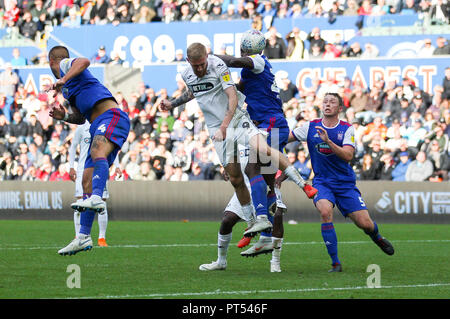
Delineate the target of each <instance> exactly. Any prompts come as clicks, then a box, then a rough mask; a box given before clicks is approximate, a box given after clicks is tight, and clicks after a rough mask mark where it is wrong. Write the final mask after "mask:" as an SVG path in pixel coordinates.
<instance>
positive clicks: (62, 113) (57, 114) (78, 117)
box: [49, 104, 86, 125]
mask: <svg viewBox="0 0 450 319" xmlns="http://www.w3.org/2000/svg"><path fill="white" fill-rule="evenodd" d="M49 115H50V116H51V117H53V118H54V119H56V120H61V121H65V122H68V123H72V124H78V125H81V124H84V122H86V118H85V117H84V116H83V114H81V113H80V111H79V110H78V109H77V108H76V107H72V113H69V112H67V110H66V109H65V108H64V107H63V106H62V105H61V104H53V105H52V106H51V109H50V112H49Z"/></svg>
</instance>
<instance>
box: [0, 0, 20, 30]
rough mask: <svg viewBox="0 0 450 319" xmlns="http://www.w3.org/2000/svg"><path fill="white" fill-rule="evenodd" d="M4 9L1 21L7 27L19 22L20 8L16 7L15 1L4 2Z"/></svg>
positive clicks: (6, 0) (7, 0)
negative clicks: (5, 23)
mask: <svg viewBox="0 0 450 319" xmlns="http://www.w3.org/2000/svg"><path fill="white" fill-rule="evenodd" d="M2 7H3V6H2ZM4 9H5V10H4V12H3V20H4V21H6V22H7V24H8V25H12V26H13V25H15V23H16V22H17V21H18V20H19V17H20V8H19V7H18V6H17V1H16V0H5V1H4ZM2 11H3V10H2Z"/></svg>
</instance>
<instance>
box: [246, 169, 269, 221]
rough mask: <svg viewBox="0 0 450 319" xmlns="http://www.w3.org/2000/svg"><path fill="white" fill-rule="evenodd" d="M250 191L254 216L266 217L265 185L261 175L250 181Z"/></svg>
mask: <svg viewBox="0 0 450 319" xmlns="http://www.w3.org/2000/svg"><path fill="white" fill-rule="evenodd" d="M250 187H251V189H252V193H251V195H252V201H253V205H254V206H255V210H256V216H259V215H267V184H266V181H265V180H264V177H263V176H262V175H257V176H255V177H253V178H252V179H250Z"/></svg>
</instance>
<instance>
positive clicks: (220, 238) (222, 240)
mask: <svg viewBox="0 0 450 319" xmlns="http://www.w3.org/2000/svg"><path fill="white" fill-rule="evenodd" d="M231 237H232V233H229V234H226V235H221V234H220V233H218V234H217V257H218V258H217V263H219V264H224V263H226V262H227V253H228V246H229V245H230V242H231Z"/></svg>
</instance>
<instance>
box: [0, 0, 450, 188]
mask: <svg viewBox="0 0 450 319" xmlns="http://www.w3.org/2000/svg"><path fill="white" fill-rule="evenodd" d="M410 13H422V14H427V15H429V17H430V18H431V19H432V20H433V21H435V23H442V24H448V22H449V5H448V3H447V1H446V0H432V1H427V0H421V1H414V0H378V1H370V0H363V1H356V0H341V1H334V0H330V1H327V0H323V1H297V0H291V1H286V0H277V1H258V2H251V1H240V0H238V1H231V0H222V1H218V0H215V1H206V0H200V1H196V0H183V1H174V0H149V1H143V0H133V1H123V0H97V1H85V0H81V1H80V0H78V1H77V0H75V1H74V0H47V1H42V0H34V1H33V0H28V1H27V0H20V1H17V0H0V16H1V17H2V19H1V21H2V24H3V25H2V26H3V27H6V28H10V27H16V28H18V29H19V30H20V33H21V34H22V35H23V36H26V37H29V38H31V39H34V38H35V37H39V32H40V31H42V30H44V28H45V27H46V26H49V25H51V26H55V25H61V26H64V27H76V26H79V25H81V24H107V23H112V24H118V23H147V22H152V21H163V22H172V21H207V20H215V19H242V18H245V19H248V18H251V19H252V21H253V22H252V23H253V24H252V25H253V26H254V27H255V28H257V29H261V25H262V23H264V21H266V19H273V18H274V17H292V18H298V17H302V16H307V17H328V18H329V19H333V18H335V17H336V15H357V16H365V15H383V14H410ZM302 32H303V36H300V34H301V33H302ZM266 37H267V46H266V49H265V51H264V54H265V55H266V56H267V57H268V58H269V59H290V60H301V59H335V58H346V57H348V58H374V57H377V56H378V53H377V48H376V45H375V44H370V43H369V44H366V45H365V46H364V47H361V46H359V44H358V43H353V44H351V45H348V44H347V43H346V42H344V41H343V40H342V39H341V38H339V34H337V35H336V39H335V40H334V41H329V42H327V41H325V40H324V39H323V38H322V36H321V32H320V30H319V29H318V28H314V29H313V30H307V32H306V30H302V31H301V30H299V29H298V28H293V29H292V31H291V32H289V33H288V34H285V35H281V34H279V33H278V32H277V30H276V28H274V27H271V28H269V30H268V32H267V33H266ZM221 53H225V52H221ZM447 54H450V45H449V44H448V41H447V40H446V39H445V38H444V37H438V38H437V40H436V41H435V43H432V41H431V40H430V39H424V47H423V49H422V51H421V56H423V57H430V56H433V55H447ZM91 58H92V59H91V62H92V63H118V64H120V63H122V61H121V60H120V57H119V56H117V55H116V54H114V52H110V53H109V54H108V52H107V51H106V48H105V47H103V46H100V47H99V49H98V52H94V53H93V56H92V57H91ZM3 59H4V60H5V61H4V62H5V64H4V70H1V72H0V180H26V181H33V180H40V181H58V180H69V174H68V172H69V170H70V164H69V157H68V153H69V152H68V150H69V147H70V145H71V141H72V138H73V136H74V131H75V129H76V125H70V124H67V123H64V122H60V121H55V120H53V119H52V118H50V117H49V115H48V112H49V108H50V107H51V105H53V104H54V103H62V102H63V98H62V96H57V97H56V99H54V98H53V97H52V96H50V95H47V94H46V93H44V92H40V93H39V94H34V93H33V92H27V90H26V89H25V88H24V86H23V83H21V81H20V78H19V77H18V75H17V74H16V72H15V71H14V68H15V66H23V65H30V64H39V65H46V64H47V63H48V62H47V60H46V55H45V54H42V55H40V56H38V57H33V58H31V57H23V56H21V53H20V50H19V49H18V48H15V49H13V50H12V57H11V59H10V60H8V59H7V58H5V57H3ZM184 60H185V58H184V52H183V50H178V51H177V54H176V61H184ZM313 82H314V86H313V87H312V89H308V90H306V91H305V90H299V88H298V87H297V86H296V85H295V83H292V82H291V81H290V80H289V79H288V77H287V75H286V76H284V75H283V74H280V75H279V76H278V78H277V83H278V84H279V87H280V90H281V92H280V97H281V99H282V101H283V110H284V113H285V116H286V119H287V121H288V123H289V126H290V128H291V129H293V128H295V127H296V126H298V125H301V124H302V123H304V122H305V121H308V120H312V119H315V118H318V117H320V116H321V101H322V98H323V95H324V93H325V92H338V93H339V94H340V95H341V96H342V98H343V100H344V104H345V107H344V110H343V112H342V114H341V118H342V120H345V121H348V122H349V123H351V124H352V125H353V126H354V128H355V132H356V154H355V158H354V160H353V162H352V165H353V168H354V170H355V172H356V173H357V178H358V179H359V180H392V181H434V182H441V181H448V179H449V169H450V160H449V154H450V147H449V123H450V114H449V112H450V111H449V99H450V67H448V68H447V69H446V70H445V76H444V77H443V78H442V81H441V83H438V84H436V85H435V86H434V87H433V88H432V92H428V93H427V92H425V91H424V90H423V88H421V87H418V86H417V84H416V83H414V81H413V80H411V79H409V78H403V79H401V81H400V82H395V81H389V80H386V81H385V80H383V79H379V80H378V81H375V83H374V84H373V86H372V87H369V88H365V87H364V86H363V85H362V83H358V82H356V83H355V82H352V80H351V79H349V78H346V79H345V80H344V81H343V82H342V83H341V82H337V81H336V79H334V78H332V77H328V78H327V79H322V80H321V79H316V80H315V81H313ZM185 89H186V88H185V87H184V85H183V83H181V82H179V87H178V89H177V90H176V91H174V92H168V91H167V89H162V90H159V91H155V90H154V89H153V88H152V87H151V86H150V85H149V84H148V83H143V82H142V83H140V85H139V86H138V87H137V88H136V90H135V92H134V93H133V94H131V95H130V96H127V97H125V96H124V95H123V94H122V93H121V92H113V94H114V95H115V98H116V100H117V101H118V103H119V106H120V107H121V108H122V109H123V110H124V111H125V112H126V113H127V114H128V115H129V117H130V119H131V122H132V127H131V128H132V129H131V132H130V134H129V137H128V140H127V142H126V143H125V145H124V146H123V148H122V150H121V152H120V154H119V159H120V168H121V170H122V175H121V176H120V177H119V176H117V175H116V170H115V169H114V167H113V168H112V170H111V179H118V178H120V179H122V180H163V181H188V180H212V179H220V178H221V176H220V173H219V165H218V161H217V158H216V155H215V152H214V148H213V145H212V143H211V141H210V140H209V136H208V133H207V130H206V125H205V122H204V118H203V115H202V114H201V112H200V110H199V108H198V106H197V104H196V103H195V101H192V102H190V103H188V104H186V105H183V106H181V107H179V108H177V109H175V110H174V111H173V112H160V111H159V110H158V103H159V101H160V100H161V99H163V98H173V97H176V96H178V95H179V94H181V93H182V92H183V91H184V90H185ZM286 156H287V157H288V158H289V160H290V161H291V163H293V165H294V166H295V167H296V168H297V169H298V170H299V172H300V173H301V174H302V176H303V177H304V178H305V179H311V178H312V177H313V172H312V170H311V164H310V160H309V154H308V150H307V148H306V145H305V144H302V143H291V144H289V145H288V146H287V148H286ZM75 165H76V161H75Z"/></svg>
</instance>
